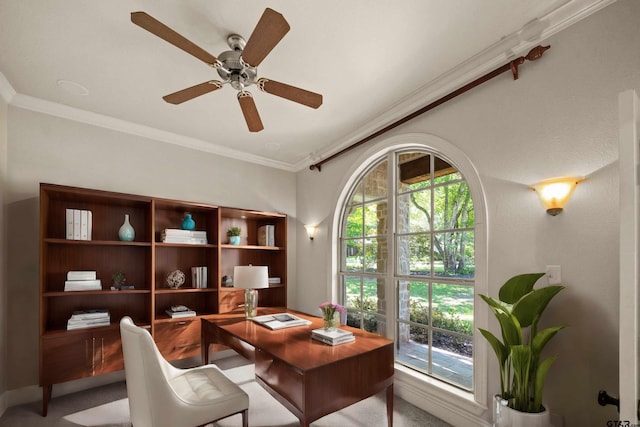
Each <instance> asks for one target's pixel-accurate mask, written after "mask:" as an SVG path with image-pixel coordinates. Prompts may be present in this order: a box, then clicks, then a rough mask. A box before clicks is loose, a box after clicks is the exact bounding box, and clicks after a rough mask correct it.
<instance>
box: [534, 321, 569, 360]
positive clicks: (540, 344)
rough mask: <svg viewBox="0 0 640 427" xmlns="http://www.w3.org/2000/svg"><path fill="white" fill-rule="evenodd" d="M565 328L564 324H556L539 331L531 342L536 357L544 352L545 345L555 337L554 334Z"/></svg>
mask: <svg viewBox="0 0 640 427" xmlns="http://www.w3.org/2000/svg"><path fill="white" fill-rule="evenodd" d="M564 328H565V327H564V326H554V327H552V328H547V329H543V330H541V331H540V332H538V333H537V334H536V336H535V337H533V340H532V342H531V350H532V351H533V354H534V355H535V356H536V357H538V356H539V355H540V353H542V350H543V349H544V346H545V345H547V343H548V342H549V340H550V339H551V338H553V336H554V335H555V334H556V333H557V332H558V331H559V330H561V329H564Z"/></svg>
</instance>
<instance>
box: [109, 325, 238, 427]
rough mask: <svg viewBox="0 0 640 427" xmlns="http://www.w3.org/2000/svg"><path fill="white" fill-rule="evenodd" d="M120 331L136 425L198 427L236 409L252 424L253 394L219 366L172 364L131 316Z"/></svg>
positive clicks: (131, 410)
mask: <svg viewBox="0 0 640 427" xmlns="http://www.w3.org/2000/svg"><path fill="white" fill-rule="evenodd" d="M120 334H121V336H122V352H123V353H124V369H125V377H126V380H127V395H128V397H129V410H130V412H131V423H132V424H133V427H195V426H201V425H204V424H206V423H209V422H212V421H215V420H218V419H221V418H226V417H228V416H230V415H234V414H238V413H241V414H242V425H243V426H244V427H247V426H248V408H249V396H247V394H246V393H245V392H244V391H243V390H242V389H241V388H240V387H238V385H236V384H234V383H233V382H232V381H231V380H230V379H229V378H227V377H226V376H225V374H224V373H223V372H222V371H221V370H220V369H219V368H218V367H217V366H215V365H205V366H199V367H195V368H189V369H178V368H176V367H174V366H173V365H171V364H170V363H169V362H167V361H166V360H165V359H164V357H163V356H162V355H161V354H160V352H159V351H158V348H157V347H156V344H155V342H154V341H153V338H152V337H151V334H149V332H148V331H147V330H145V329H143V328H140V327H138V326H136V325H135V324H134V323H133V321H132V320H131V318H130V317H129V316H125V317H123V318H122V320H120Z"/></svg>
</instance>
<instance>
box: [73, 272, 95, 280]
mask: <svg viewBox="0 0 640 427" xmlns="http://www.w3.org/2000/svg"><path fill="white" fill-rule="evenodd" d="M67 280H96V272H95V271H89V270H87V271H74V270H72V271H68V272H67Z"/></svg>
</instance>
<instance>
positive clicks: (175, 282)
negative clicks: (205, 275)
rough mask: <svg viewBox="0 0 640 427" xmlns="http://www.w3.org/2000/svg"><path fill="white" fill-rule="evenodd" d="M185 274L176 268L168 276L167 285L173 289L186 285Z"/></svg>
mask: <svg viewBox="0 0 640 427" xmlns="http://www.w3.org/2000/svg"><path fill="white" fill-rule="evenodd" d="M184 279H185V275H184V273H183V272H182V271H180V270H174V271H172V272H171V273H169V275H168V276H167V286H168V287H170V288H171V289H178V288H179V287H180V286H182V285H184Z"/></svg>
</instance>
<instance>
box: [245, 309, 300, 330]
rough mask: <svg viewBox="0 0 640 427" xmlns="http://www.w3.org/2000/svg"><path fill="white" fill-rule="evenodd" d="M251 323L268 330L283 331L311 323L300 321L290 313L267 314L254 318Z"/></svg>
mask: <svg viewBox="0 0 640 427" xmlns="http://www.w3.org/2000/svg"><path fill="white" fill-rule="evenodd" d="M253 321H254V322H256V323H259V324H260V325H262V326H265V327H267V328H269V329H274V330H275V329H284V328H291V327H294V326H305V325H310V324H311V321H309V320H306V319H302V318H300V317H298V316H295V315H293V314H291V313H278V314H267V315H264V316H256V317H254V318H253Z"/></svg>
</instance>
